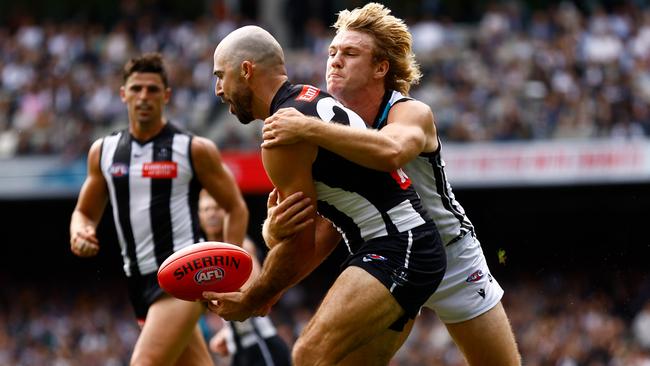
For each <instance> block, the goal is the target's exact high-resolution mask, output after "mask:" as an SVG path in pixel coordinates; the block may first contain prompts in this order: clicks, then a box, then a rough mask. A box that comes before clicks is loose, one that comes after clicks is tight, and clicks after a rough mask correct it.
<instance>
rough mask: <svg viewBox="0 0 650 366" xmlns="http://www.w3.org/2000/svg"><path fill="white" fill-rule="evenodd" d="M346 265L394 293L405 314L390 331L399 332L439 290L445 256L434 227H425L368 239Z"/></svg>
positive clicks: (427, 225)
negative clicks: (365, 273) (372, 278)
mask: <svg viewBox="0 0 650 366" xmlns="http://www.w3.org/2000/svg"><path fill="white" fill-rule="evenodd" d="M348 266H357V267H360V268H362V269H363V270H365V271H366V272H368V273H370V275H372V276H373V277H375V278H377V279H378V280H379V281H380V282H381V283H382V284H383V285H384V286H386V288H387V289H388V290H389V291H390V293H391V294H393V297H395V300H397V302H398V303H399V304H400V305H401V306H402V308H403V309H404V312H405V315H404V317H402V318H401V319H399V320H398V321H397V322H396V323H395V324H393V325H392V326H391V329H393V330H396V331H401V330H402V328H403V327H404V324H406V322H407V320H408V319H409V318H410V319H414V318H415V317H416V316H417V314H418V312H419V311H420V308H421V307H422V305H424V303H425V302H426V301H427V300H428V299H429V297H430V296H431V295H432V294H433V293H434V292H435V291H436V289H437V288H438V285H439V284H440V281H442V277H443V276H444V275H445V269H446V268H447V256H446V255H445V249H444V246H443V245H442V240H441V239H440V234H439V233H438V230H437V228H436V227H435V225H433V224H425V225H422V226H418V227H417V228H415V229H412V230H408V231H406V232H403V233H399V234H397V235H391V236H384V237H381V238H376V239H371V240H368V241H367V242H365V243H364V244H362V245H361V247H360V248H359V250H358V251H357V252H356V253H354V254H352V255H351V256H350V257H348V259H347V260H346V261H345V262H344V263H343V268H345V267H348Z"/></svg>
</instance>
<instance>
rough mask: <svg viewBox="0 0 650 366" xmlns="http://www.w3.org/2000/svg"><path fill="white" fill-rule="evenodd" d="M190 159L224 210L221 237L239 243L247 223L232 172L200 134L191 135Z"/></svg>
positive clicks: (242, 202)
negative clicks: (192, 136)
mask: <svg viewBox="0 0 650 366" xmlns="http://www.w3.org/2000/svg"><path fill="white" fill-rule="evenodd" d="M192 161H193V163H194V169H195V171H196V174H197V177H198V179H199V182H201V185H202V186H203V188H205V189H206V190H207V191H208V193H210V195H211V196H212V197H214V199H215V200H216V201H217V202H219V205H220V206H221V207H223V208H224V210H225V211H226V216H225V218H224V232H223V240H224V241H225V242H227V243H232V244H237V245H241V244H242V243H243V241H244V237H245V236H246V229H247V226H248V215H249V213H248V208H247V206H246V202H245V201H244V199H243V198H242V195H241V194H240V191H239V187H238V186H237V183H236V182H235V179H234V177H233V176H232V174H231V173H230V172H229V171H228V170H227V169H226V168H225V167H224V165H223V163H222V160H221V155H220V154H219V150H218V149H217V147H216V146H215V145H214V143H213V142H212V141H210V140H208V139H206V138H204V137H198V136H196V137H194V138H193V139H192Z"/></svg>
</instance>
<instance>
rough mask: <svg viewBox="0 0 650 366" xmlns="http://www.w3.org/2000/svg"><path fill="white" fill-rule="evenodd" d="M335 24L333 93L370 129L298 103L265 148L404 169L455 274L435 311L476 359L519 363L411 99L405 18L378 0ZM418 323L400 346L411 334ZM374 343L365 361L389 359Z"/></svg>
mask: <svg viewBox="0 0 650 366" xmlns="http://www.w3.org/2000/svg"><path fill="white" fill-rule="evenodd" d="M334 27H335V28H336V29H337V34H336V37H335V38H334V39H333V40H332V43H331V44H330V47H329V58H328V62H327V89H328V92H330V93H331V94H332V95H333V96H335V97H336V98H338V100H339V101H340V102H342V103H343V104H344V105H345V106H346V107H348V108H350V109H352V110H354V111H355V112H357V113H358V114H359V115H360V116H361V117H362V118H363V119H364V121H365V122H366V124H367V125H368V127H371V129H367V130H362V129H353V128H347V126H343V125H340V124H334V123H322V122H321V121H320V120H317V119H314V118H311V117H306V116H304V115H302V114H301V113H299V112H298V111H296V110H295V109H283V110H280V111H278V112H276V114H274V115H273V116H271V117H270V118H268V119H267V120H266V121H265V126H264V128H263V131H264V132H263V133H264V143H263V144H262V147H264V148H272V147H275V146H280V145H281V144H285V143H295V142H297V141H302V140H304V141H308V142H310V143H314V144H318V145H320V146H322V147H324V148H326V149H328V150H331V151H333V152H335V153H337V154H340V155H342V156H343V157H345V158H347V159H349V160H351V161H354V162H356V163H358V164H360V165H363V166H367V167H370V168H374V169H379V170H384V171H392V170H395V169H396V168H399V167H404V171H405V172H406V174H407V175H408V177H409V178H411V179H412V181H413V183H414V186H415V189H416V190H417V192H418V193H419V195H420V197H421V198H422V202H423V205H424V207H425V208H426V209H427V211H428V213H429V214H430V215H431V217H432V218H433V220H434V222H435V223H436V226H437V227H438V230H439V231H440V234H441V236H442V239H443V242H444V244H445V249H446V252H447V272H446V273H445V277H444V279H443V281H442V282H441V284H440V286H439V287H438V290H436V293H435V294H434V295H433V296H431V298H430V299H429V300H428V301H427V303H426V305H425V307H428V308H431V309H433V310H434V311H436V313H437V315H438V316H439V317H440V319H441V320H442V321H443V322H444V323H445V324H446V326H447V329H448V330H449V332H450V334H451V336H452V337H453V339H454V341H455V342H456V344H457V345H458V347H459V348H460V349H461V351H462V352H463V353H464V355H465V357H466V359H467V360H468V361H469V363H470V364H472V365H499V366H502V365H517V364H519V362H520V361H519V354H518V351H517V346H516V343H515V339H514V335H513V332H512V330H511V327H510V324H509V321H508V318H507V316H506V313H505V311H504V308H503V306H502V304H501V302H500V299H501V297H502V295H503V290H502V289H501V287H500V286H499V284H498V283H497V281H496V279H494V277H493V276H492V275H491V274H490V271H489V268H488V266H487V263H486V260H485V256H484V255H483V251H482V249H481V246H480V244H479V242H478V240H477V238H476V235H475V231H474V227H473V225H472V224H471V222H470V221H469V219H468V218H467V216H466V214H465V211H464V210H463V208H462V206H461V205H460V204H459V203H458V201H456V199H455V198H454V195H453V193H452V190H451V185H450V184H449V182H448V181H447V179H446V175H445V172H444V169H443V168H444V162H443V160H442V157H441V153H440V151H441V144H440V140H439V138H438V136H437V133H436V126H435V123H434V119H433V114H432V112H431V110H430V108H429V107H428V106H427V105H425V104H423V103H421V102H419V101H417V100H414V99H412V98H409V97H407V96H405V95H406V94H407V93H408V91H409V88H410V87H411V85H412V84H414V83H416V82H417V81H418V80H419V78H420V71H419V68H418V66H417V64H416V63H415V60H414V56H413V54H412V52H411V37H410V34H409V32H408V29H407V27H406V25H405V24H404V23H403V21H401V20H400V19H398V18H396V17H394V16H392V15H390V10H389V9H387V8H385V7H384V6H383V5H380V4H376V3H370V4H367V5H365V6H364V7H363V8H360V9H359V8H358V9H355V10H353V11H351V12H350V11H347V10H346V11H342V12H340V13H339V16H338V20H337V22H336V24H335V25H334ZM271 231H273V230H271ZM276 235H277V234H276ZM411 326H412V323H410V324H409V325H408V327H407V330H406V331H405V332H403V334H402V335H401V337H402V338H403V339H402V340H401V341H399V342H398V343H397V344H401V343H402V342H403V340H404V339H406V336H407V335H408V331H409V329H410V327H411ZM372 346H373V345H372V344H371V345H369V346H368V347H367V348H368V350H367V352H366V353H365V355H362V357H364V359H367V357H371V356H373V355H374V356H378V357H381V353H382V350H384V349H386V347H385V345H381V344H376V345H374V346H375V348H374V349H372Z"/></svg>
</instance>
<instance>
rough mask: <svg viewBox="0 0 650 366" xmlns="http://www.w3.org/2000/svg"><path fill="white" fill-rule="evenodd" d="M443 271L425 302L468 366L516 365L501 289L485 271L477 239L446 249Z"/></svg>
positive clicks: (487, 271) (514, 343)
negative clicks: (438, 282) (445, 265)
mask: <svg viewBox="0 0 650 366" xmlns="http://www.w3.org/2000/svg"><path fill="white" fill-rule="evenodd" d="M446 253H447V271H446V272H445V276H444V278H443V280H442V282H441V283H440V286H438V289H437V290H436V292H435V293H434V294H433V295H432V296H431V298H429V300H428V301H427V302H426V304H425V307H428V308H430V309H432V310H434V311H435V312H436V314H437V315H438V317H439V318H440V319H441V320H442V321H443V322H444V323H445V325H446V326H447V329H448V330H449V333H450V335H451V336H452V338H453V339H454V342H455V343H456V345H457V346H458V348H459V349H460V350H461V351H462V352H463V354H464V355H465V358H466V359H467V361H468V362H469V363H470V365H488V366H489V365H499V366H501V365H503V366H508V365H519V364H520V361H519V352H518V350H517V344H516V342H515V337H514V335H513V333H512V329H511V327H510V322H509V321H508V317H507V316H506V312H505V310H504V308H503V306H502V305H501V302H500V301H501V298H502V297H503V293H504V292H503V289H502V288H501V286H500V285H499V283H498V282H497V280H496V278H494V277H493V276H492V274H491V273H490V269H489V268H488V265H487V261H486V260H485V255H484V254H483V250H482V249H481V245H480V243H479V241H478V240H477V239H476V238H475V237H474V236H472V235H471V234H469V235H466V236H465V237H464V238H463V239H461V240H460V241H458V242H456V243H454V244H452V245H449V246H447V247H446Z"/></svg>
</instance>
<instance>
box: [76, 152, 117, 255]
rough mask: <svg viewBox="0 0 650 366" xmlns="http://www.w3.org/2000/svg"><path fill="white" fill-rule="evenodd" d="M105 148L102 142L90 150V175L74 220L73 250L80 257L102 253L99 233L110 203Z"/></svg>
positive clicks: (81, 192) (85, 182) (83, 187)
mask: <svg viewBox="0 0 650 366" xmlns="http://www.w3.org/2000/svg"><path fill="white" fill-rule="evenodd" d="M101 147H102V140H97V141H95V142H94V143H93V145H92V146H91V147H90V151H89V152H88V163H87V164H88V167H87V169H88V173H87V176H86V180H85V181H84V183H83V185H82V186H81V191H80V193H79V198H78V200H77V205H76V207H75V209H74V211H73V212H72V218H71V220H70V249H71V250H72V252H73V253H74V254H75V255H77V256H80V257H90V256H94V255H96V254H97V252H98V251H99V241H98V240H97V236H96V232H95V230H96V228H97V225H98V224H99V221H100V220H101V217H102V214H103V213H104V209H105V208H106V202H107V200H108V190H107V187H106V181H105V180H104V176H103V175H102V172H101V169H100V166H99V156H100V151H101Z"/></svg>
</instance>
